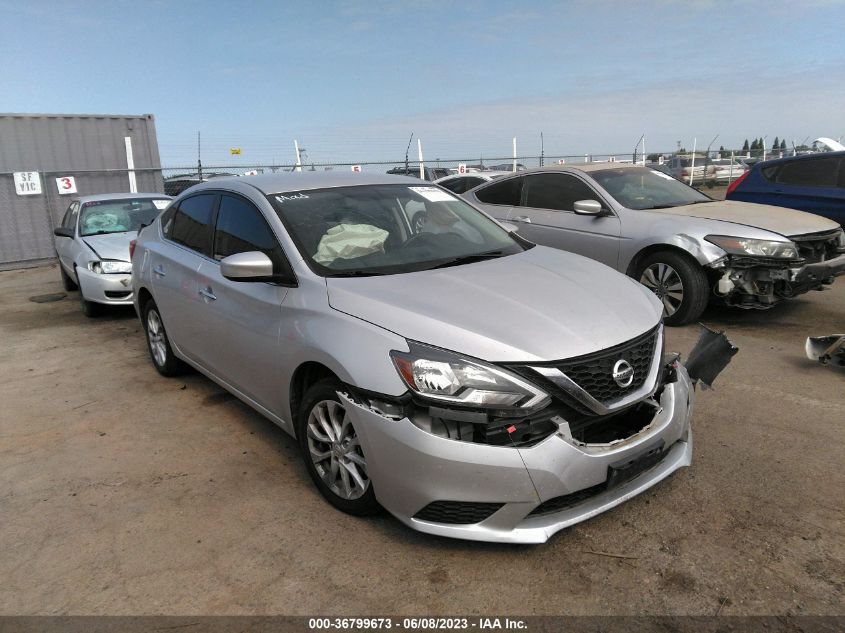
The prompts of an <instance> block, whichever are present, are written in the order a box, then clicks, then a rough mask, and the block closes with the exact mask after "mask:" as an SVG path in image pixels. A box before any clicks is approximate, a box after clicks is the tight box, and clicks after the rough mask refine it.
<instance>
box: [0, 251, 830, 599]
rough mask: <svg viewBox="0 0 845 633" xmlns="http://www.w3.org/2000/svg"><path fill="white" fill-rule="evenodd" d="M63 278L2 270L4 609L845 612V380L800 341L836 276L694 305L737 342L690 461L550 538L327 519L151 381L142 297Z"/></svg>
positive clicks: (206, 415) (247, 425)
mask: <svg viewBox="0 0 845 633" xmlns="http://www.w3.org/2000/svg"><path fill="white" fill-rule="evenodd" d="M59 292H61V286H60V283H59V272H58V269H56V268H55V267H52V268H51V267H47V268H40V269H31V270H23V271H11V272H3V273H0V341H2V348H3V355H2V358H0V614H309V615H325V614H335V615H336V614H348V615H352V614H371V615H372V614H381V615H390V614H405V615H411V614H467V615H469V614H490V613H497V614H519V615H532V614H569V615H579V614H698V615H713V614H716V613H721V614H724V615H736V614H796V615H797V614H841V613H843V588H844V587H845V539H844V538H843V531H845V521H843V519H845V474H843V473H844V472H845V471H843V464H845V442H843V438H844V437H845V371H843V370H841V369H834V368H829V367H822V366H820V365H817V364H814V363H812V362H810V361H808V360H807V359H805V358H804V355H803V344H804V337H805V336H807V335H808V334H813V335H819V334H830V333H833V332H841V331H843V330H845V279H840V280H839V283H838V284H836V285H835V286H834V287H833V288H832V289H829V290H827V291H825V292H821V293H819V292H814V293H812V294H809V295H805V296H803V297H801V298H799V299H797V300H794V301H792V302H790V303H789V304H786V305H782V306H779V307H777V308H775V309H773V310H770V311H767V312H743V311H732V310H727V309H711V310H710V311H709V312H707V313H706V314H705V318H704V322H706V323H707V324H709V325H711V326H714V327H717V328H723V329H726V330H727V331H728V333H729V335H730V336H731V338H732V340H733V341H734V342H735V343H736V344H737V345H738V346H739V347H740V350H741V351H740V353H739V354H738V355H737V356H736V357H735V358H734V361H733V363H732V364H731V365H730V366H729V367H728V369H727V370H726V371H725V373H724V374H722V376H720V377H719V379H718V380H717V381H716V389H715V390H714V391H708V392H704V393H699V394H698V400H697V405H696V411H695V417H694V422H693V428H694V435H695V456H694V461H693V465H692V467H691V468H689V469H685V470H682V471H679V472H678V473H676V474H675V475H674V476H672V477H671V478H669V479H668V480H667V481H665V482H663V483H662V484H660V485H658V486H656V487H655V488H652V489H651V490H649V491H648V492H646V493H644V494H642V495H641V496H639V497H637V498H635V499H633V500H632V501H630V502H628V503H627V504H625V505H623V506H621V507H619V508H617V509H615V510H612V511H610V512H607V513H605V514H603V515H601V516H599V517H597V518H595V519H593V520H591V521H588V522H586V523H582V524H580V525H578V526H576V527H574V528H571V529H568V530H565V531H563V532H561V533H559V534H558V535H557V536H556V537H554V538H552V539H551V540H550V541H549V542H548V543H547V544H545V545H542V546H504V545H487V544H480V543H471V542H461V541H454V540H448V539H443V538H437V537H432V536H427V535H424V534H419V533H416V532H413V531H412V530H410V529H408V528H406V527H404V526H402V525H401V524H400V523H399V522H397V521H396V520H394V519H392V518H391V517H390V516H387V515H385V516H381V517H377V518H375V519H357V518H353V517H350V516H346V515H344V514H341V513H339V512H337V511H335V510H333V509H332V508H331V507H330V506H328V505H327V504H326V503H325V502H324V501H323V500H322V498H321V497H320V496H319V494H318V493H317V492H316V490H315V489H314V488H313V486H312V485H311V482H310V480H309V479H308V476H307V473H306V471H305V468H304V466H303V465H302V463H301V461H300V458H299V455H298V453H297V449H296V445H295V443H294V441H293V440H292V439H291V438H290V437H288V436H287V435H286V434H284V433H283V432H282V431H281V430H279V429H278V428H277V427H275V426H274V425H273V424H272V423H270V422H269V421H266V420H265V419H263V418H262V417H260V416H259V415H258V414H256V413H254V412H253V411H251V410H250V409H248V408H247V407H246V406H245V405H243V404H241V403H240V402H239V401H237V400H235V399H234V398H232V397H230V396H229V395H227V394H226V393H224V392H223V391H222V390H221V389H220V388H218V387H217V386H216V385H215V384H213V383H212V382H211V381H209V380H207V379H205V378H204V377H202V376H200V375H198V374H191V375H187V376H185V377H183V378H179V379H171V380H168V379H165V378H162V377H160V376H159V375H158V374H157V373H156V372H155V370H154V369H153V367H152V365H151V364H150V362H149V360H148V358H147V353H146V348H145V345H144V340H143V336H142V332H141V328H140V325H139V323H138V321H137V320H136V318H135V316H134V313H133V312H132V310H131V309H128V310H120V311H112V312H110V313H109V314H108V315H106V316H104V317H102V318H98V319H93V320H92V319H87V318H86V317H84V316H83V315H82V313H81V312H80V309H79V305H78V302H77V300H76V293H69V295H68V296H67V297H66V298H64V299H62V300H60V301H57V302H53V303H35V302H33V301H31V300H30V297H33V296H38V295H44V294H47V293H59ZM696 336H697V328H696V327H694V326H690V327H685V328H680V329H670V330H669V332H668V340H669V349H673V350H678V351H682V352H686V351H688V350H689V349H690V348H691V347H692V345H693V343H694V341H695V339H696ZM594 552H603V553H607V554H615V555H621V556H624V557H625V558H614V557H610V556H606V555H602V554H596V553H594Z"/></svg>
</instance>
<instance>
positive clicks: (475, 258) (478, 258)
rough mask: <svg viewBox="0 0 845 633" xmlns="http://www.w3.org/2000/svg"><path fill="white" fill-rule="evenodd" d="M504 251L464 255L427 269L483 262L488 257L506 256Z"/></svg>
mask: <svg viewBox="0 0 845 633" xmlns="http://www.w3.org/2000/svg"><path fill="white" fill-rule="evenodd" d="M504 256H505V253H504V252H503V251H489V252H487V253H477V254H475V255H462V256H461V257H455V258H454V259H447V260H446V261H445V262H441V263H439V264H436V265H434V266H432V267H430V268H426V270H435V269H436V268H448V267H449V266H460V265H461V264H471V263H473V262H482V261H484V260H487V259H496V258H497V257H504Z"/></svg>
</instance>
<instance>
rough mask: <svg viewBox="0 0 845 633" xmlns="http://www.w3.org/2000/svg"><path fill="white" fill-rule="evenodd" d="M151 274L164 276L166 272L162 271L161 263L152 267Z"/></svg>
mask: <svg viewBox="0 0 845 633" xmlns="http://www.w3.org/2000/svg"><path fill="white" fill-rule="evenodd" d="M153 274H154V275H155V276H156V277H164V276H165V275H167V273H166V272H164V267H163V266H162V265H161V264H159V265H158V266H154V267H153Z"/></svg>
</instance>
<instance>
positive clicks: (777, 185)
mask: <svg viewBox="0 0 845 633" xmlns="http://www.w3.org/2000/svg"><path fill="white" fill-rule="evenodd" d="M726 198H727V199H728V200H741V201H743V202H756V203H758V204H772V205H775V206H778V207H789V208H790V209H798V210H800V211H807V212H808V213H815V214H816V215H821V216H824V217H826V218H829V219H831V220H833V221H834V222H839V224H841V225H843V226H845V152H824V153H819V154H805V155H803V156H792V157H789V158H780V159H777V160H767V161H765V162H762V163H757V164H756V165H754V166H753V167H752V168H751V169H750V170H748V171H747V172H746V173H745V174H744V175H743V176H742V177H741V178H739V179H737V180H736V181H735V182H734V183H733V184H731V186H730V187H728V191H727V195H726Z"/></svg>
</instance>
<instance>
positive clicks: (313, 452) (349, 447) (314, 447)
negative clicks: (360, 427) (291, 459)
mask: <svg viewBox="0 0 845 633" xmlns="http://www.w3.org/2000/svg"><path fill="white" fill-rule="evenodd" d="M342 389H343V386H342V385H341V384H340V382H339V381H337V380H336V379H333V378H327V379H324V380H321V381H319V382H317V383H315V384H314V385H312V386H311V387H310V388H309V389H308V391H307V392H306V393H305V397H304V398H303V399H302V405H301V406H300V408H299V415H298V416H297V428H296V436H297V438H298V440H299V447H300V451H301V452H302V458H303V460H305V467H306V468H307V469H308V474H309V475H310V476H311V479H312V480H313V481H314V484H315V485H316V486H317V489H318V490H319V491H320V494H322V495H323V496H324V497H325V498H326V500H327V501H328V502H329V503H331V504H332V505H333V506H334V507H336V508H337V509H338V510H341V511H343V512H346V513H347V514H352V515H355V516H368V515H372V514H377V513H378V512H379V511H380V510H381V506H379V504H378V501H376V496H375V493H374V492H373V485H372V482H371V481H370V478H369V475H368V472H367V460H366V458H365V457H364V453H363V450H362V449H361V444H360V442H359V440H358V435H357V433H356V431H355V427H354V426H353V425H352V421H351V420H350V418H349V416H348V414H347V412H346V409H345V407H344V405H343V403H342V402H341V401H340V398H339V397H338V395H337V392H338V391H340V390H342Z"/></svg>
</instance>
